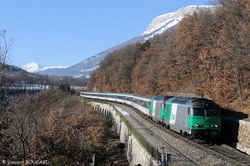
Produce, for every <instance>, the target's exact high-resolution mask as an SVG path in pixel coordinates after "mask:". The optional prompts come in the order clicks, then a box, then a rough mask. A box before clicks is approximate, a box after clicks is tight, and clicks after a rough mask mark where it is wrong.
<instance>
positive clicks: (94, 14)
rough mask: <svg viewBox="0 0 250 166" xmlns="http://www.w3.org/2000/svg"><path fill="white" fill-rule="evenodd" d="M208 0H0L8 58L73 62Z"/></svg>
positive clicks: (1, 27) (52, 63) (20, 62)
mask: <svg viewBox="0 0 250 166" xmlns="http://www.w3.org/2000/svg"><path fill="white" fill-rule="evenodd" d="M208 2H209V1H208V0H0V17H1V19H0V20H1V21H0V30H6V31H7V37H8V38H10V37H12V38H14V43H13V44H12V50H11V54H10V56H9V63H10V64H12V65H16V66H23V65H25V64H27V63H29V62H36V63H39V64H40V65H43V66H71V65H75V64H77V63H79V62H81V61H83V60H85V59H87V58H89V57H91V56H93V55H96V54H98V53H99V52H101V51H104V50H106V49H108V48H110V47H113V46H115V45H117V44H120V43H123V42H125V41H127V40H129V39H131V38H133V37H135V36H137V35H139V34H141V33H142V32H144V31H145V30H146V28H147V27H148V26H149V24H150V23H151V21H152V20H153V19H154V18H155V17H157V16H159V15H162V14H166V13H169V12H174V11H176V10H178V9H180V8H182V7H186V6H189V5H206V4H208Z"/></svg>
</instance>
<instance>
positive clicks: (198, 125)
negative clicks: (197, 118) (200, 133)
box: [195, 124, 203, 127]
mask: <svg viewBox="0 0 250 166" xmlns="http://www.w3.org/2000/svg"><path fill="white" fill-rule="evenodd" d="M195 126H196V127H203V125H202V124H196V125H195Z"/></svg>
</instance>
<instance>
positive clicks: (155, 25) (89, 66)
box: [39, 5, 215, 77]
mask: <svg viewBox="0 0 250 166" xmlns="http://www.w3.org/2000/svg"><path fill="white" fill-rule="evenodd" d="M214 8H215V6H210V5H203V6H188V7H185V8H181V9H179V10H178V11H176V12H173V13H167V14H164V15H160V16H158V17H156V18H155V19H154V20H153V21H152V23H151V24H150V25H149V26H148V28H147V29H146V31H145V32H143V33H142V34H140V35H138V36H136V37H134V38H132V39H130V40H128V41H126V42H124V43H122V44H119V45H117V46H114V47H112V48H109V49H107V50H105V51H103V52H100V53H98V54H97V55H94V56H92V57H90V58H88V59H86V60H84V61H82V62H80V63H78V64H76V65H73V66H70V67H68V68H63V69H58V68H56V69H51V68H50V69H47V70H40V71H39V73H40V74H47V75H57V76H73V77H81V76H85V77H88V76H89V75H90V74H91V72H93V71H94V70H95V69H96V68H98V64H99V62H100V61H101V60H102V59H103V58H104V57H105V56H106V55H108V54H109V53H111V52H113V51H115V50H118V49H120V48H122V47H124V46H126V45H128V44H133V43H136V42H144V41H146V40H147V39H149V38H152V37H154V36H155V35H157V34H161V33H163V32H164V31H166V30H168V29H170V28H173V27H176V26H177V25H178V24H179V22H180V21H181V20H182V19H183V18H184V17H185V16H186V15H187V14H192V13H193V12H194V11H196V12H199V11H200V10H213V9H214Z"/></svg>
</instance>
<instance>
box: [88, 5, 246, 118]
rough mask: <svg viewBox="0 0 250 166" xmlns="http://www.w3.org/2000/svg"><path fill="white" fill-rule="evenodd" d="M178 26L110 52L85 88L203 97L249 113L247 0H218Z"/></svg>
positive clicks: (223, 105)
mask: <svg viewBox="0 0 250 166" xmlns="http://www.w3.org/2000/svg"><path fill="white" fill-rule="evenodd" d="M219 3H220V5H218V7H217V8H216V10H215V11H208V10H204V11H202V12H199V13H194V14H193V15H189V16H187V17H186V18H185V19H184V20H183V21H182V22H181V24H180V25H179V26H178V28H177V29H174V30H170V31H168V32H166V33H164V34H162V35H160V36H156V37H154V38H153V39H152V40H150V42H149V41H147V42H145V43H137V44H134V45H128V46H126V47H124V48H123V49H121V50H119V51H115V52H113V53H111V54H109V55H108V56H107V57H106V58H105V59H104V60H103V61H102V62H101V63H100V67H99V68H98V69H97V70H96V71H95V72H94V73H93V74H92V76H91V77H90V80H89V82H88V86H87V88H88V90H89V91H103V92H124V93H138V94H150V95H157V94H161V95H165V94H166V93H167V92H183V93H192V94H197V95H199V96H206V97H209V98H211V99H212V100H214V101H215V102H217V103H218V104H220V105H221V106H222V107H224V108H226V109H230V110H237V111H241V112H244V113H248V114H250V110H249V107H250V49H249V48H250V40H249V39H250V31H249V29H250V1H249V0H221V1H220V2H219Z"/></svg>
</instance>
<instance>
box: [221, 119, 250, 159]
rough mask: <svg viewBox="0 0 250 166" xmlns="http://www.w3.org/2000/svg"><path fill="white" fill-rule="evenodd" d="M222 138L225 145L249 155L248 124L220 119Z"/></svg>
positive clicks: (249, 130)
mask: <svg viewBox="0 0 250 166" xmlns="http://www.w3.org/2000/svg"><path fill="white" fill-rule="evenodd" d="M222 138H223V141H224V142H226V144H228V145H230V146H232V147H234V148H236V149H238V150H240V151H242V152H245V153H247V154H250V122H249V121H244V120H238V119H233V118H228V117H223V118H222Z"/></svg>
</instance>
